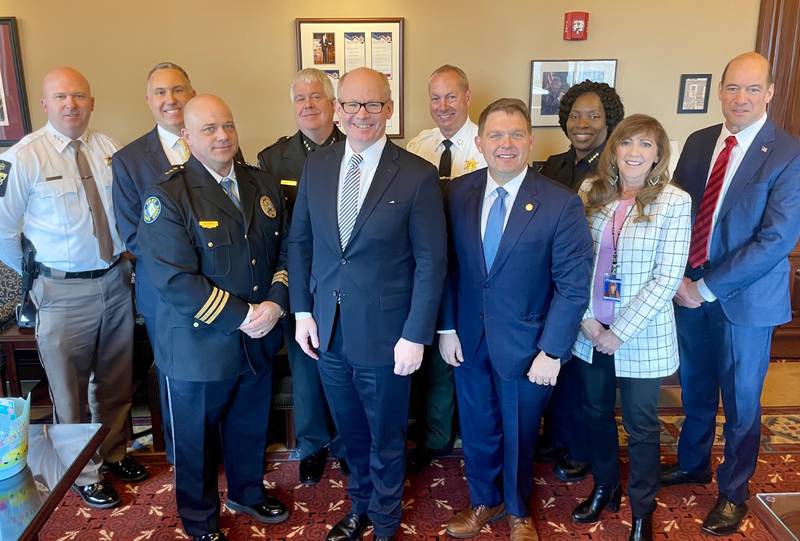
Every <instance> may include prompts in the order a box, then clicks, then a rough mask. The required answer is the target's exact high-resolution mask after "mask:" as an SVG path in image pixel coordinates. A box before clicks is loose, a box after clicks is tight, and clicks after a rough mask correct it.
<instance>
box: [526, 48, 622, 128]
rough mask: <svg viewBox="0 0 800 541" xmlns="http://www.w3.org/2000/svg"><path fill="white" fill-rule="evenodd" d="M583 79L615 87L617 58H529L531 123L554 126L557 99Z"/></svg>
mask: <svg viewBox="0 0 800 541" xmlns="http://www.w3.org/2000/svg"><path fill="white" fill-rule="evenodd" d="M587 79H588V80H590V81H595V82H597V83H606V84H608V85H609V86H615V84H616V80H617V61H616V60H615V59H609V60H531V88H530V92H529V94H528V97H529V99H530V112H531V126H533V127H557V126H558V108H559V106H560V104H561V98H562V97H563V96H564V94H565V93H566V92H567V90H569V88H570V87H571V86H572V85H575V84H577V83H581V82H583V81H585V80H587Z"/></svg>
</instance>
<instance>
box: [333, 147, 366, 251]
mask: <svg viewBox="0 0 800 541" xmlns="http://www.w3.org/2000/svg"><path fill="white" fill-rule="evenodd" d="M362 161H364V158H363V157H362V156H361V154H353V157H352V158H350V163H349V165H348V166H347V173H346V174H345V176H344V185H343V186H342V199H341V201H339V242H341V244H342V250H344V249H345V248H346V247H347V243H348V242H350V234H351V233H352V232H353V226H354V225H356V217H357V216H358V195H359V192H360V191H361V169H360V168H359V166H360V165H361V162H362Z"/></svg>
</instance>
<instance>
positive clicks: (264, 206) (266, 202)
mask: <svg viewBox="0 0 800 541" xmlns="http://www.w3.org/2000/svg"><path fill="white" fill-rule="evenodd" d="M259 204H260V205H261V210H263V211H264V214H265V215H266V216H267V218H274V217H275V216H277V215H278V211H277V210H275V205H274V204H272V199H270V198H269V197H267V196H266V195H262V196H261V199H260V200H259Z"/></svg>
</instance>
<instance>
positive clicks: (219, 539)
mask: <svg viewBox="0 0 800 541" xmlns="http://www.w3.org/2000/svg"><path fill="white" fill-rule="evenodd" d="M194 541H228V538H227V537H225V534H224V533H222V532H210V533H207V534H205V535H201V536H200V537H195V538H194Z"/></svg>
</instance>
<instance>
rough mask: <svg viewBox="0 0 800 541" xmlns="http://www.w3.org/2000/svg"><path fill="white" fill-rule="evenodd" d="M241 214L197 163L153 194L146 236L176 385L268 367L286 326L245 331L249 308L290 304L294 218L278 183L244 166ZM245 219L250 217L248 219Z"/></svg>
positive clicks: (160, 340) (160, 342)
mask: <svg viewBox="0 0 800 541" xmlns="http://www.w3.org/2000/svg"><path fill="white" fill-rule="evenodd" d="M235 172H236V182H237V185H238V188H239V197H240V200H241V204H242V211H241V212H240V211H239V210H238V209H237V208H236V206H235V205H234V203H233V202H232V201H231V200H230V199H229V198H228V196H227V195H226V194H225V192H224V191H223V190H222V188H221V187H220V186H219V184H218V183H217V181H216V180H215V179H214V178H213V177H212V176H211V174H209V172H208V171H207V170H206V169H205V167H204V166H203V165H202V164H201V163H200V162H199V161H198V160H197V159H196V158H194V157H191V158H190V159H189V161H188V162H186V164H185V165H182V166H175V167H173V168H172V169H170V170H169V171H168V172H167V173H165V174H164V176H163V177H162V178H161V179H160V180H159V181H158V182H156V183H155V184H154V185H153V186H152V187H151V188H149V189H148V191H147V192H145V196H144V198H143V205H142V207H143V209H142V221H141V223H140V225H139V232H138V239H139V244H140V249H141V252H142V254H143V256H145V257H147V258H148V261H149V262H151V263H152V265H150V267H149V268H150V269H151V270H152V272H151V278H152V280H153V283H154V285H155V287H156V289H158V291H159V293H160V299H159V301H158V307H157V311H156V318H157V321H158V325H159V332H158V333H157V337H156V338H157V339H156V344H155V347H156V356H155V357H156V359H157V362H158V366H159V368H160V369H161V370H162V371H163V372H164V373H165V374H166V375H167V376H168V377H171V378H174V379H179V380H185V381H218V380H222V379H228V378H233V377H236V376H237V375H239V374H241V373H243V372H244V371H245V370H247V369H248V366H249V369H251V370H253V371H256V372H257V371H260V370H262V369H263V368H264V367H265V366H266V363H267V362H268V361H269V359H271V358H272V357H273V356H274V355H275V353H276V352H277V350H278V349H279V347H280V345H281V332H280V330H279V326H277V325H276V327H275V329H273V331H272V332H270V333H269V334H268V335H267V336H266V337H264V338H262V339H259V340H253V339H251V338H249V337H248V336H247V335H245V334H244V333H243V332H241V331H239V330H238V327H239V326H240V325H241V324H242V322H243V321H244V319H245V317H246V315H247V312H248V303H253V304H257V303H260V302H262V301H266V300H269V301H273V302H275V303H277V304H279V305H280V306H281V308H283V309H284V310H286V309H287V307H288V275H287V272H286V235H285V233H286V215H285V211H284V205H283V200H282V198H281V194H280V190H279V188H278V185H277V183H276V182H275V180H274V179H273V178H272V177H270V176H269V175H267V174H266V173H264V172H263V171H261V170H260V169H257V168H255V167H253V166H250V165H246V164H243V163H238V162H237V163H236V166H235ZM242 214H244V217H243V216H242Z"/></svg>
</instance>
